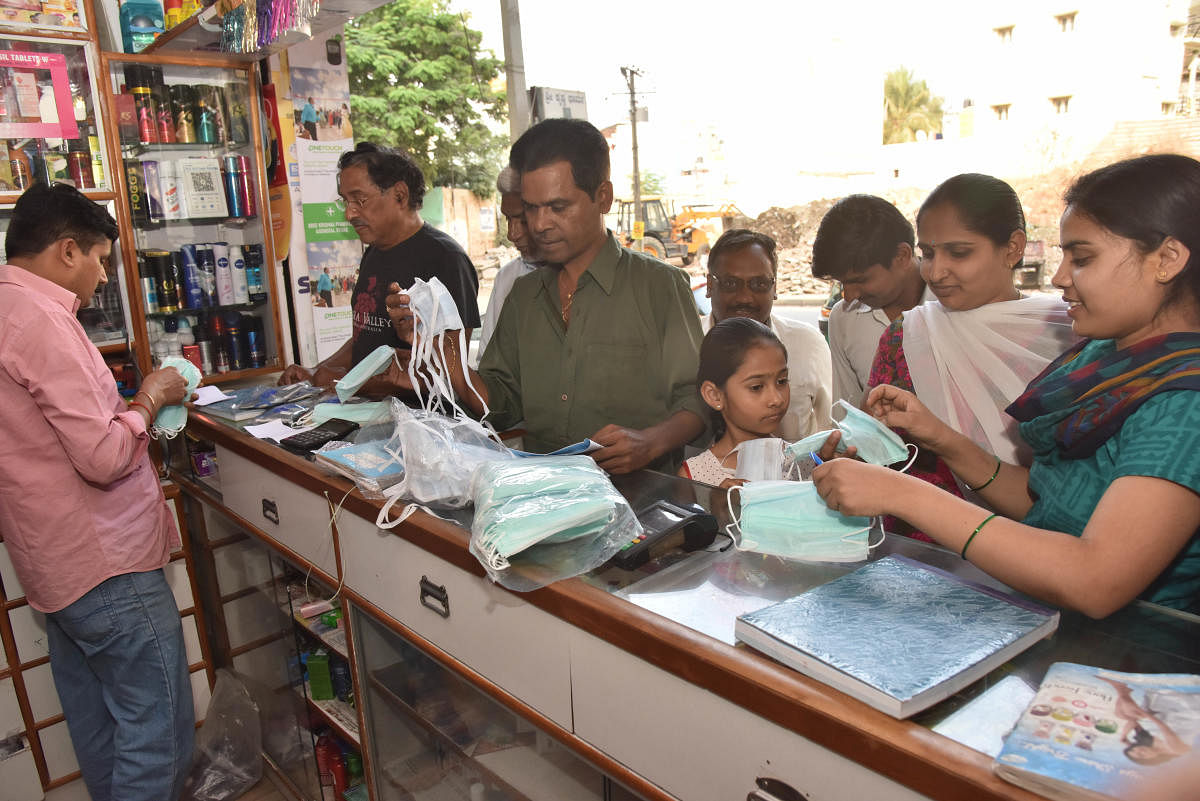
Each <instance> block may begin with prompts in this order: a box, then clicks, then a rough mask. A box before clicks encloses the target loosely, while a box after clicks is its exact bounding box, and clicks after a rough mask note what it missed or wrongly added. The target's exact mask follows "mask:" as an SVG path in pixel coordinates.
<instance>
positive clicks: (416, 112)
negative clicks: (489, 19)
mask: <svg viewBox="0 0 1200 801" xmlns="http://www.w3.org/2000/svg"><path fill="white" fill-rule="evenodd" d="M480 40H481V35H480V33H479V32H478V31H475V30H472V29H470V28H469V27H468V26H467V22H466V20H465V19H464V18H463V17H460V16H459V15H458V14H455V13H452V12H450V11H449V10H448V9H447V6H446V3H445V2H444V0H394V1H393V2H390V3H388V4H387V5H384V6H381V7H379V8H377V9H376V10H374V11H372V12H370V13H368V14H364V15H363V16H361V17H357V18H355V19H354V20H352V21H351V22H350V23H348V24H347V25H346V38H345V41H346V64H347V67H348V70H349V74H350V94H351V102H352V107H353V109H354V112H353V122H354V135H355V138H356V139H358V140H359V141H370V142H375V143H376V144H381V145H389V146H391V147H396V148H400V149H403V150H405V151H407V152H409V153H411V154H412V156H413V157H414V158H415V159H416V161H417V163H418V164H419V165H420V166H421V169H422V171H423V172H424V173H425V178H426V180H427V181H428V182H429V183H430V184H431V185H433V186H460V187H467V188H469V189H470V190H471V191H473V192H474V193H475V194H477V195H479V196H481V197H490V196H491V195H492V194H493V193H494V191H495V185H494V182H495V180H496V173H497V172H498V171H499V169H500V165H501V159H502V157H503V155H504V151H505V149H506V147H507V145H508V137H507V136H506V135H500V134H495V133H493V132H492V131H491V129H490V128H489V127H488V120H489V119H490V120H494V121H504V120H507V115H508V112H507V108H506V105H505V100H504V94H503V92H502V91H499V90H497V89H495V88H494V87H493V85H492V84H493V82H494V81H496V79H497V78H498V77H499V75H500V73H501V69H502V68H503V62H502V61H501V60H500V59H498V58H496V57H495V56H494V55H492V54H491V53H490V52H488V53H480V52H479V43H480Z"/></svg>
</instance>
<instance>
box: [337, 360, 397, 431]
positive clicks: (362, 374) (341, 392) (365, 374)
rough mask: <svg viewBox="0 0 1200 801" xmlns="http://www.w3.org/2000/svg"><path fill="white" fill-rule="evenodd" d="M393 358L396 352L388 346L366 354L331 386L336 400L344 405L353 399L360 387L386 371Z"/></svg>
mask: <svg viewBox="0 0 1200 801" xmlns="http://www.w3.org/2000/svg"><path fill="white" fill-rule="evenodd" d="M394 358H396V351H395V350H393V349H392V348H391V347H390V346H389V345H380V346H379V347H378V348H376V349H375V350H373V351H371V352H370V353H368V354H367V355H366V356H364V357H363V360H362V361H360V362H359V363H358V364H356V365H354V367H352V368H350V372H348V373H346V374H345V375H344V376H342V377H341V378H339V379H338V380H337V382H336V383H335V384H334V385H333V388H334V389H335V390H337V396H338V400H340V401H342V402H343V403H345V402H346V401H347V400H349V399H350V398H352V397H354V393H355V392H358V391H359V390H360V389H362V385H363V384H365V383H367V381H368V380H369V379H370V378H372V377H373V376H377V375H379V374H380V373H382V372H383V371H384V370H387V368H388V365H389V364H390V363H391V361H392V359H394ZM339 416H340V415H339Z"/></svg>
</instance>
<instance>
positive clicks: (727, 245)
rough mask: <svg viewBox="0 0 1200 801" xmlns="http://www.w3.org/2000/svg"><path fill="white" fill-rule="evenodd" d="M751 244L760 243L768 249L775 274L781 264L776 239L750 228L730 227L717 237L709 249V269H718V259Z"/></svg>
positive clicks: (764, 248)
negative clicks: (776, 252)
mask: <svg viewBox="0 0 1200 801" xmlns="http://www.w3.org/2000/svg"><path fill="white" fill-rule="evenodd" d="M751 245H758V246H759V247H760V248H762V249H763V250H764V251H766V253H767V258H768V259H770V260H771V274H772V275H774V274H775V272H776V270H777V268H778V266H779V258H778V256H776V254H775V240H774V239H772V238H771V237H769V236H767V235H766V234H762V233H759V232H758V231H751V230H750V229H749V228H730V229H729V230H728V231H726V232H725V233H723V234H721V236H720V237H718V238H717V241H716V242H715V243H714V244H713V246H712V249H711V250H709V251H708V269H709V271H710V272H711V271H713V270H715V269H716V266H717V260H718V259H719V258H721V256H723V255H724V254H725V253H731V252H733V251H737V250H741V249H742V248H748V247H750V246H751Z"/></svg>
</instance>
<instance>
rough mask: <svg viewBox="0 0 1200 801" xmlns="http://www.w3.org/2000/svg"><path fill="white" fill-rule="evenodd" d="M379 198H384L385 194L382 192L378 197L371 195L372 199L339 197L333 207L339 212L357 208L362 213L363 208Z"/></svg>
mask: <svg viewBox="0 0 1200 801" xmlns="http://www.w3.org/2000/svg"><path fill="white" fill-rule="evenodd" d="M379 197H383V192H380V193H379V194H378V195H371V196H370V197H365V198H364V197H351V198H345V197H339V198H338V199H337V200H335V201H333V205H334V207H335V208H336V209H337V210H338V211H345V210H346V209H354V208H357V209H358V210H359V211H362V210H363V207H365V206H366V205H367V204H368V203H370V202H371V201H372V200H374V199H375V198H379Z"/></svg>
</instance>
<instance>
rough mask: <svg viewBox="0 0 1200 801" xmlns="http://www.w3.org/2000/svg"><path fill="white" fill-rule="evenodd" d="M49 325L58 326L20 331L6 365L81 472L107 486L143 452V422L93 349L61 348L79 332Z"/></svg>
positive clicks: (50, 322) (59, 323)
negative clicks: (48, 367) (127, 402)
mask: <svg viewBox="0 0 1200 801" xmlns="http://www.w3.org/2000/svg"><path fill="white" fill-rule="evenodd" d="M47 325H48V326H51V327H53V328H57V329H59V330H52V331H46V330H45V328H44V327H43V328H41V329H39V330H33V329H32V327H30V328H28V329H26V330H25V331H23V332H22V333H21V337H20V339H19V340H18V343H17V344H18V345H19V346H18V347H16V348H14V349H13V352H12V359H11V361H10V363H9V364H8V365H6V367H7V369H8V371H9V374H10V375H12V376H13V378H14V379H15V380H17V381H19V382H21V383H22V384H23V385H24V386H25V387H26V388H27V389H28V391H29V393H30V395H32V396H33V399H34V401H35V402H36V403H37V405H38V407H39V408H40V409H41V410H42V414H43V415H44V416H45V418H46V421H47V422H48V423H49V424H50V426H51V427H52V428H53V429H54V432H55V434H56V435H57V436H58V439H59V442H60V443H61V444H62V447H63V450H64V451H65V452H66V454H67V456H68V458H70V460H71V464H72V465H73V466H74V467H75V469H76V471H78V473H79V475H80V476H82V477H83V478H84V479H86V480H87V481H90V482H93V483H95V484H111V483H112V482H114V481H116V480H117V479H119V478H122V477H124V476H126V475H128V474H129V473H130V472H131V471H132V470H133V468H134V467H135V466H136V465H137V463H138V460H139V459H140V458H141V456H142V454H143V453H145V451H146V448H147V442H148V440H149V436H148V434H147V432H146V424H145V421H144V420H143V419H142V416H141V414H139V413H138V412H136V411H125V410H123V407H124V405H125V404H124V402H123V401H122V400H121V397H120V395H118V394H117V390H116V383H115V382H114V381H113V378H112V374H111V373H110V372H109V371H108V369H107V368H106V367H105V365H104V363H103V360H102V359H101V358H100V355H99V354H98V353H97V352H96V350H95V349H94V348H92V347H87V348H84V347H80V348H65V349H64V348H62V347H61V343H62V342H64V341H70V340H72V339H77V338H78V337H79V336H80V335H81V333H82V332H81V331H75V330H69V329H67V328H65V327H64V326H63V325H62V321H60V320H54V319H51V320H48V321H47ZM55 343H57V344H58V347H55ZM47 365H53V369H47Z"/></svg>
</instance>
